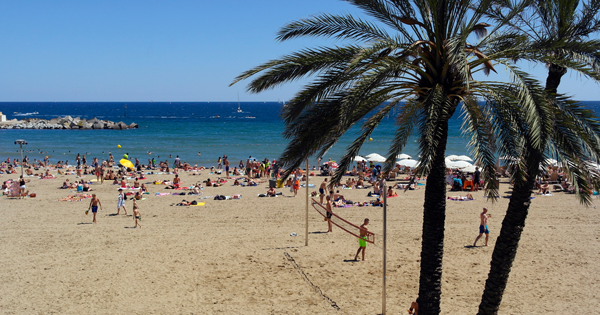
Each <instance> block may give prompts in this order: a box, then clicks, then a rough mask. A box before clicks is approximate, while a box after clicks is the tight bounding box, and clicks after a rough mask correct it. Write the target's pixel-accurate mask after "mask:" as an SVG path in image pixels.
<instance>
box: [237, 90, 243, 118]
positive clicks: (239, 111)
mask: <svg viewBox="0 0 600 315" xmlns="http://www.w3.org/2000/svg"><path fill="white" fill-rule="evenodd" d="M237 112H238V113H241V112H242V108H241V107H240V93H238V109H237Z"/></svg>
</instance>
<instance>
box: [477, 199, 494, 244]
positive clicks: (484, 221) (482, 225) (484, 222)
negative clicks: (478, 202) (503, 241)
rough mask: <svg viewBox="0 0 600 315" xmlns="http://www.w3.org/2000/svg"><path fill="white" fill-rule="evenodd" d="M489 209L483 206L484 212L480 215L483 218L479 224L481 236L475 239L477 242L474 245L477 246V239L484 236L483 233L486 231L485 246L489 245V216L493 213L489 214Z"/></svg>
mask: <svg viewBox="0 0 600 315" xmlns="http://www.w3.org/2000/svg"><path fill="white" fill-rule="evenodd" d="M487 211H488V209H487V208H483V212H481V214H480V215H479V217H480V218H481V222H480V225H479V236H477V238H476V239H475V242H474V243H473V247H475V246H477V241H478V240H479V239H480V238H481V236H483V234H484V233H485V245H484V246H488V239H489V238H490V229H488V226H487V221H488V218H489V217H491V216H492V215H491V214H487Z"/></svg>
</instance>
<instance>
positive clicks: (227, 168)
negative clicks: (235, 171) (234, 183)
mask: <svg viewBox="0 0 600 315" xmlns="http://www.w3.org/2000/svg"><path fill="white" fill-rule="evenodd" d="M223 166H225V176H227V177H226V178H227V179H229V159H228V158H227V156H223Z"/></svg>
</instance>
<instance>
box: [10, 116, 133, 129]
mask: <svg viewBox="0 0 600 315" xmlns="http://www.w3.org/2000/svg"><path fill="white" fill-rule="evenodd" d="M136 128H138V124H136V123H131V124H129V125H127V124H126V123H124V122H122V121H120V122H114V121H110V120H100V119H97V118H92V119H90V120H86V119H85V118H84V119H81V118H79V117H76V118H73V117H71V116H65V117H58V118H52V119H50V120H46V119H39V118H27V119H23V120H17V119H12V120H6V121H0V129H81V130H90V129H111V130H124V129H136Z"/></svg>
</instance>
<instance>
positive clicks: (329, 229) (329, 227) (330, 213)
mask: <svg viewBox="0 0 600 315" xmlns="http://www.w3.org/2000/svg"><path fill="white" fill-rule="evenodd" d="M326 209H327V218H325V220H327V233H329V232H333V225H332V224H331V217H332V216H333V205H332V203H331V197H329V196H327V206H326Z"/></svg>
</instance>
